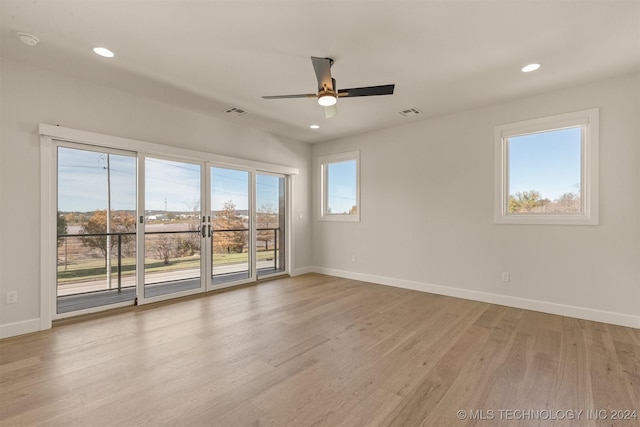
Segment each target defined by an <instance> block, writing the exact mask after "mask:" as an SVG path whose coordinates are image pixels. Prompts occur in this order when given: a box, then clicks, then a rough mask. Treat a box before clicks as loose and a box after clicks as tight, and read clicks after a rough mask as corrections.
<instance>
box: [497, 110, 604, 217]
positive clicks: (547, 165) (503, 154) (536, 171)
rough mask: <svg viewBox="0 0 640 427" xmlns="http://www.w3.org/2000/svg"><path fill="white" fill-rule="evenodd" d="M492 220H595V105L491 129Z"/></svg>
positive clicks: (596, 188)
mask: <svg viewBox="0 0 640 427" xmlns="http://www.w3.org/2000/svg"><path fill="white" fill-rule="evenodd" d="M495 143H496V149H495V155H496V179H495V181H496V188H495V193H496V194H495V198H496V206H495V221H496V223H499V224H582V225H597V224H598V109H591V110H586V111H578V112H575V113H567V114H560V115H557V116H552V117H544V118H540V119H534V120H527V121H523V122H518V123H512V124H508V125H503V126H497V127H496V130H495Z"/></svg>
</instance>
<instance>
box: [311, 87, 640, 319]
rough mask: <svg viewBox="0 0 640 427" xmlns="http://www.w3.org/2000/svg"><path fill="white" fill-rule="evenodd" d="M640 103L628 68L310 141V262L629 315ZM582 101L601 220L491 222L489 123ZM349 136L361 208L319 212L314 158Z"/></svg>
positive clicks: (560, 309)
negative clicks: (596, 136) (590, 129)
mask: <svg viewBox="0 0 640 427" xmlns="http://www.w3.org/2000/svg"><path fill="white" fill-rule="evenodd" d="M425 102H428V99H427V100H426V101H425ZM639 104H640V76H639V75H630V76H623V77H620V78H616V79H612V80H608V81H602V82H597V83H593V84H589V85H585V86H580V87H574V88H571V89H566V90H561V91H557V92H554V93H545V94H541V95H538V96H535V97H531V98H527V99H521V100H518V101H514V102H509V103H505V104H500V105H495V106H490V107H485V108H481V109H477V110H473V111H466V112H461V113H458V114H453V115H449V116H446V117H440V118H435V119H431V120H426V121H420V122H414V123H411V124H407V125H406V126H401V127H396V128H392V129H387V130H384V131H381V132H375V133H370V134H366V135H359V136H355V137H350V138H346V139H342V140H338V141H332V142H328V143H323V144H317V145H315V146H314V147H313V149H312V154H313V158H314V162H313V167H314V174H313V187H312V188H313V199H312V200H313V203H312V207H313V210H312V213H313V215H314V222H313V224H312V236H313V259H314V261H315V263H316V268H315V270H316V271H319V272H325V273H330V274H335V275H340V276H344V277H353V278H358V279H363V280H369V281H373V282H378V283H385V284H391V285H396V286H404V287H409V288H414V289H421V290H426V291H431V292H436V293H443V294H448V295H455V296H461V297H466V298H471V299H477V300H483V301H490V302H497V303H502V304H505V305H512V306H518V307H525V308H531V309H536V310H540V311H547V312H552V313H559V314H567V315H572V316H575V317H582V318H588V319H594V320H601V321H606V322H611V323H619V324H625V325H632V326H635V327H640V206H639V205H640V173H639V171H640V150H639V145H640V130H639V120H640V105H639ZM592 107H599V108H600V225H598V226H560V225H553V226H551V225H496V224H494V220H493V215H494V200H493V189H494V139H493V138H494V136H493V132H494V127H495V126H496V125H500V124H506V123H511V122H516V121H520V120H526V119H531V118H536V117H543V116H549V115H553V114H559V113H564V112H571V111H578V110H584V109H587V108H592ZM352 150H360V151H361V186H362V193H361V204H362V209H361V212H362V220H361V222H360V223H336V222H319V221H317V220H315V217H316V216H317V211H318V209H319V206H318V204H317V200H318V182H317V171H316V170H315V169H316V161H315V159H317V157H318V156H322V155H326V154H334V153H340V152H344V151H352ZM352 255H356V257H357V258H356V259H357V261H356V262H355V263H352V262H351V257H352ZM502 272H509V273H511V282H510V283H508V284H505V283H503V282H501V273H502Z"/></svg>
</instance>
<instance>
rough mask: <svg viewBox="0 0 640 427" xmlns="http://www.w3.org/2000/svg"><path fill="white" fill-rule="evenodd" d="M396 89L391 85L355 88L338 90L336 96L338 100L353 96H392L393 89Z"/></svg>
mask: <svg viewBox="0 0 640 427" xmlns="http://www.w3.org/2000/svg"><path fill="white" fill-rule="evenodd" d="M395 87H396V85H395V84H392V85H382V86H368V87H356V88H351V89H340V90H339V91H338V96H339V97H340V98H345V97H346V98H351V97H354V96H376V95H393V89H394V88H395Z"/></svg>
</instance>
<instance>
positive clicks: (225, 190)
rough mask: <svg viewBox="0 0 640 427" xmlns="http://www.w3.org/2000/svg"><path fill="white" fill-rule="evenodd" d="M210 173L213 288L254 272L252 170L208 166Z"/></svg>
mask: <svg viewBox="0 0 640 427" xmlns="http://www.w3.org/2000/svg"><path fill="white" fill-rule="evenodd" d="M210 174H211V179H210V184H211V185H210V188H211V193H210V194H211V197H210V200H211V203H210V208H211V227H212V236H211V285H212V287H214V288H215V287H221V286H224V285H225V284H229V283H236V282H243V281H248V280H250V279H252V278H253V276H254V275H253V273H252V270H253V269H252V261H253V245H252V244H251V243H252V242H251V226H252V220H251V219H252V216H251V211H252V204H251V203H250V201H251V196H250V195H251V186H250V182H251V181H250V175H251V173H250V172H249V171H246V170H237V169H228V168H221V167H211V168H210Z"/></svg>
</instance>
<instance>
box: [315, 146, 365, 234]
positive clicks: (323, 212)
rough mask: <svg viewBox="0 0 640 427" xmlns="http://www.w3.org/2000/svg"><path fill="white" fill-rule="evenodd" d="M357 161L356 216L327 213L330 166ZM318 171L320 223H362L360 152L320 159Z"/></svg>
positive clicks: (331, 155)
mask: <svg viewBox="0 0 640 427" xmlns="http://www.w3.org/2000/svg"><path fill="white" fill-rule="evenodd" d="M351 160H355V162H356V213H355V214H331V213H329V212H327V207H328V197H329V194H328V185H327V182H328V178H329V176H328V175H329V174H328V166H329V165H330V164H332V163H342V162H347V161H351ZM318 171H319V181H320V189H319V194H320V212H319V216H318V220H320V221H351V222H353V221H356V222H358V221H360V210H361V205H360V151H349V152H346V153H339V154H330V155H326V156H321V157H319V158H318Z"/></svg>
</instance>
